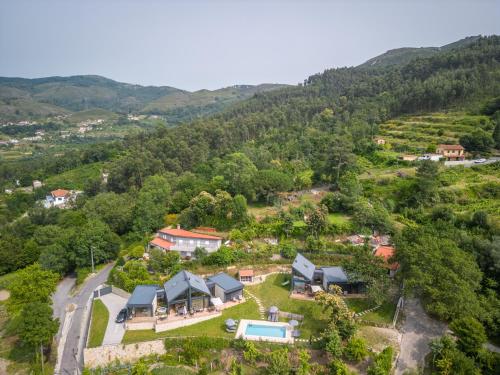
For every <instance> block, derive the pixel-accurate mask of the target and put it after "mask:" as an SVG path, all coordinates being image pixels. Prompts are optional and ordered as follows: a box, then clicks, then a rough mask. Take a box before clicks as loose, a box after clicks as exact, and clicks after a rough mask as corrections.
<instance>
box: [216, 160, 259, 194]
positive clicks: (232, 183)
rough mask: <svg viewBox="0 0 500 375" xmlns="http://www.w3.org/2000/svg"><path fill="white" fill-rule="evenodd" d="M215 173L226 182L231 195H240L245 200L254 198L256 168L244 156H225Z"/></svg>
mask: <svg viewBox="0 0 500 375" xmlns="http://www.w3.org/2000/svg"><path fill="white" fill-rule="evenodd" d="M216 173H217V175H220V176H223V177H224V180H225V181H227V187H228V191H229V192H230V193H231V194H232V195H236V194H242V195H244V196H245V197H246V198H247V199H253V198H254V196H255V189H254V181H255V175H256V173H257V168H256V167H255V165H254V164H253V163H252V161H251V160H250V159H249V158H248V157H247V156H246V155H245V154H243V153H240V152H237V153H234V154H230V155H228V156H226V157H225V158H224V160H223V161H222V163H221V164H220V165H219V166H218V168H217V172H216Z"/></svg>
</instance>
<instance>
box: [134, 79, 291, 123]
mask: <svg viewBox="0 0 500 375" xmlns="http://www.w3.org/2000/svg"><path fill="white" fill-rule="evenodd" d="M282 87H286V85H280V84H261V85H256V86H252V85H235V86H230V87H225V88H222V89H218V90H212V91H211V90H199V91H195V92H187V91H178V92H175V93H172V94H169V95H165V96H162V97H161V98H159V99H156V100H154V101H152V102H151V103H149V104H148V105H146V106H145V107H144V108H143V110H142V112H143V113H149V114H162V115H166V116H167V117H168V118H171V119H172V120H175V118H177V117H180V118H186V117H189V118H194V117H197V116H200V115H207V114H211V113H215V112H219V111H221V110H222V109H223V108H225V107H227V106H229V105H230V104H232V103H235V102H238V101H241V100H244V99H247V98H250V97H251V96H253V95H254V94H257V93H262V92H266V91H271V90H276V89H278V88H282Z"/></svg>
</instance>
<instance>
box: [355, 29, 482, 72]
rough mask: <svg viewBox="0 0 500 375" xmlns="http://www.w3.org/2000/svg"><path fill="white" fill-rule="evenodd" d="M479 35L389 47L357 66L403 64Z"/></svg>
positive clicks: (446, 49) (474, 39)
mask: <svg viewBox="0 0 500 375" xmlns="http://www.w3.org/2000/svg"><path fill="white" fill-rule="evenodd" d="M480 37H481V36H479V35H478V36H469V37H467V38H464V39H460V40H458V41H456V42H453V43H449V44H446V45H444V46H441V47H402V48H396V49H391V50H389V51H387V52H385V53H383V54H381V55H379V56H375V57H373V58H371V59H369V60H367V61H366V62H364V63H363V64H361V65H358V66H357V67H358V68H383V67H388V66H393V65H404V64H407V63H409V62H410V61H411V60H414V59H416V58H426V57H431V56H433V55H436V54H438V53H440V52H446V51H450V50H452V49H454V48H460V47H464V46H467V45H469V44H471V43H473V42H475V41H476V40H478V39H479V38H480Z"/></svg>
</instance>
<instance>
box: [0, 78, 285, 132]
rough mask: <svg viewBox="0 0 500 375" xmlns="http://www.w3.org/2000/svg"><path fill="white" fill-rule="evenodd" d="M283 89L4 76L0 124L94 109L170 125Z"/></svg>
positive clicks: (0, 89) (0, 102) (0, 83)
mask: <svg viewBox="0 0 500 375" xmlns="http://www.w3.org/2000/svg"><path fill="white" fill-rule="evenodd" d="M280 86H281V85H272V84H270V85H259V86H251V85H243V86H236V87H233V88H225V89H220V90H214V91H210V90H201V91H197V92H194V93H191V92H188V91H185V90H180V89H176V88H174V87H169V86H158V87H156V86H140V85H132V84H128V83H122V82H117V81H113V80H111V79H108V78H104V77H100V76H90V75H86V76H83V75H82V76H72V77H46V78H36V79H25V78H7V77H0V120H4V121H13V120H27V119H33V118H34V119H37V118H42V117H46V116H55V115H61V114H68V113H71V112H78V111H85V110H89V109H94V108H100V109H106V110H109V111H113V112H118V113H125V114H127V113H131V112H132V113H137V112H143V113H148V114H149V113H154V114H163V115H165V116H167V118H168V119H169V120H170V121H171V122H172V123H176V122H178V121H182V120H189V119H191V118H192V117H196V116H199V115H202V114H207V113H214V112H216V111H219V110H221V109H223V108H224V107H225V106H227V105H228V104H230V103H232V102H235V101H239V100H243V99H245V98H248V97H250V96H251V95H253V94H254V93H256V92H262V91H267V90H273V89H275V88H278V87H280Z"/></svg>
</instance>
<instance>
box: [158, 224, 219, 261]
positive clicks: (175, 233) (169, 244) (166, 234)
mask: <svg viewBox="0 0 500 375" xmlns="http://www.w3.org/2000/svg"><path fill="white" fill-rule="evenodd" d="M221 244H222V238H220V237H217V236H211V235H208V234H202V233H194V232H190V231H188V230H185V229H181V228H180V226H177V228H176V229H173V228H163V229H160V230H159V231H158V233H157V235H156V238H155V239H153V240H152V241H150V242H149V248H151V247H156V248H158V249H160V250H163V251H178V252H179V253H180V255H181V257H183V258H192V257H194V252H195V250H196V248H203V249H205V250H206V251H207V252H208V253H213V252H214V251H217V250H218V249H219V248H220V246H221Z"/></svg>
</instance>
